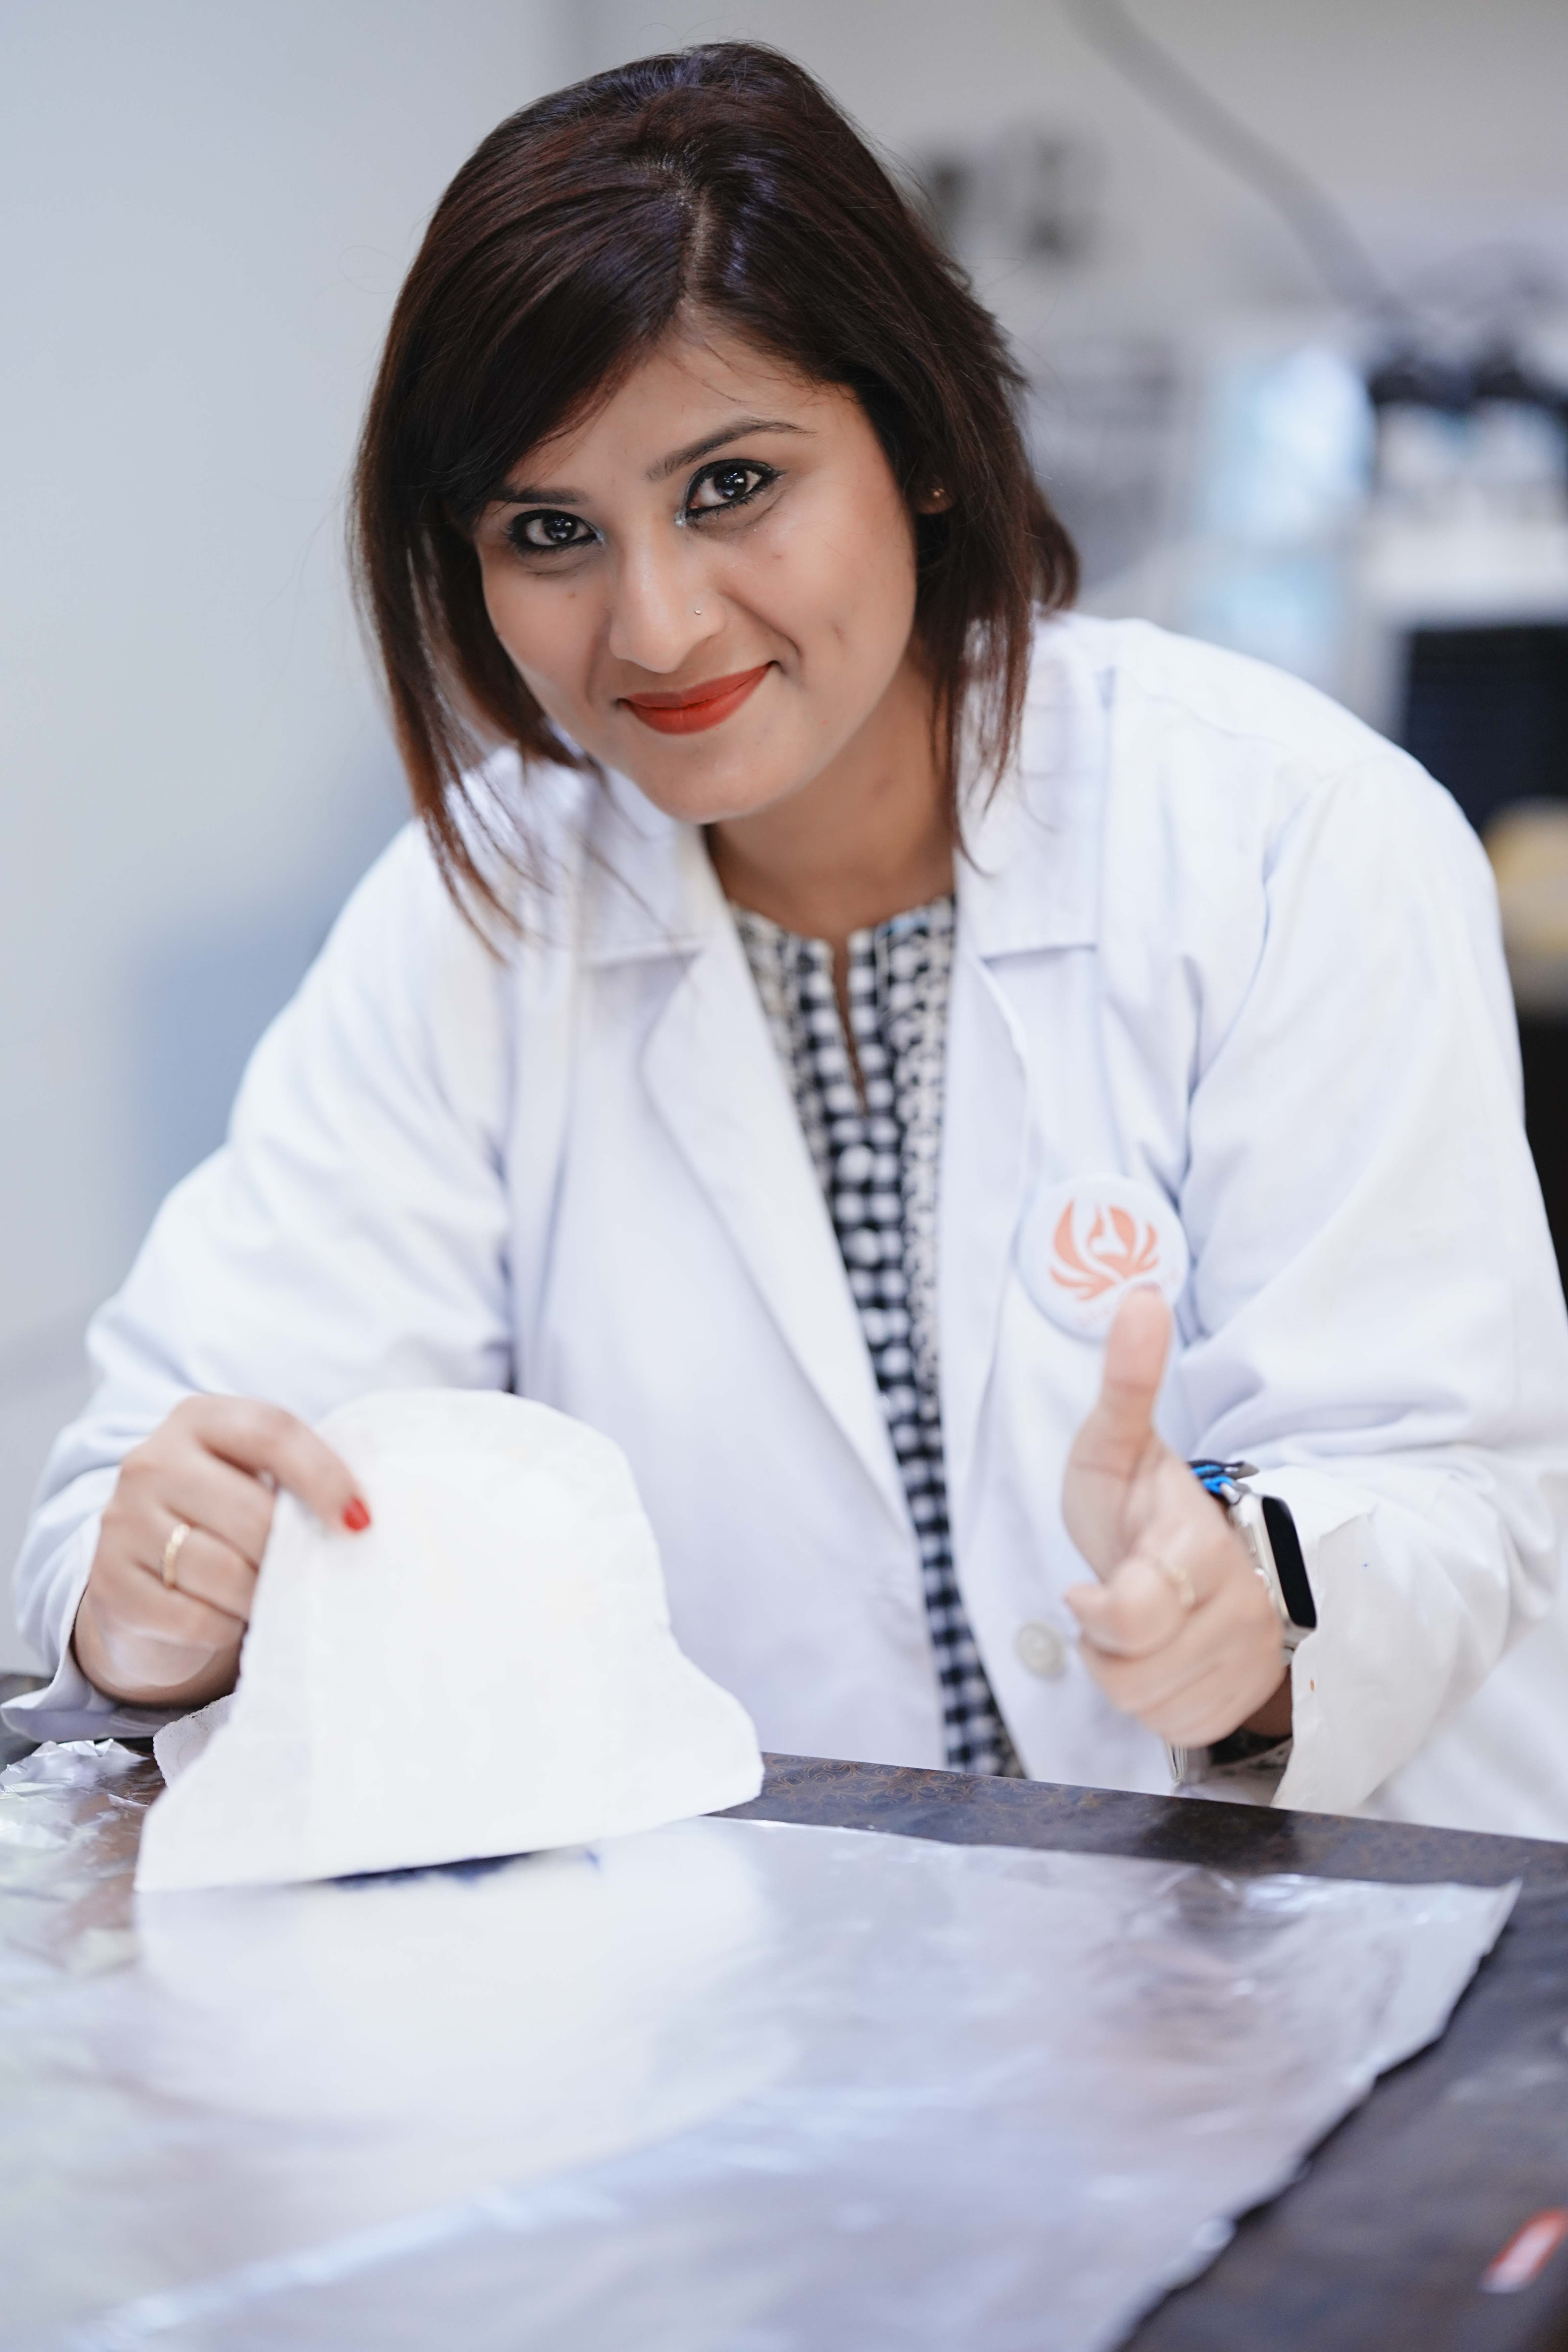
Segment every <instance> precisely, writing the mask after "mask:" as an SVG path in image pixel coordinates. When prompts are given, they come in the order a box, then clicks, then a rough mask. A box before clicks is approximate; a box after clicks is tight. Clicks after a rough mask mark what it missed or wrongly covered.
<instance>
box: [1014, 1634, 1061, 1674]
mask: <svg viewBox="0 0 1568 2352" xmlns="http://www.w3.org/2000/svg"><path fill="white" fill-rule="evenodd" d="M1013 1646H1014V1648H1015V1649H1016V1651H1017V1653H1018V1656H1019V1660H1020V1662H1021V1663H1022V1664H1024V1665H1026V1666H1027V1667H1028V1669H1029V1672H1030V1673H1031V1674H1032V1675H1040V1676H1041V1677H1042V1679H1043V1680H1044V1681H1046V1682H1054V1681H1055V1680H1056V1678H1057V1676H1058V1675H1059V1674H1060V1673H1061V1672H1062V1671H1063V1669H1064V1668H1065V1667H1066V1665H1067V1662H1068V1652H1067V1643H1065V1642H1064V1641H1063V1640H1062V1637H1061V1635H1060V1634H1059V1633H1058V1632H1057V1629H1056V1627H1055V1626H1054V1625H1042V1624H1041V1623H1040V1622H1038V1620H1037V1619H1031V1621H1030V1622H1029V1623H1028V1624H1026V1625H1020V1626H1019V1628H1018V1632H1017V1636H1016V1640H1015V1642H1014V1644H1013Z"/></svg>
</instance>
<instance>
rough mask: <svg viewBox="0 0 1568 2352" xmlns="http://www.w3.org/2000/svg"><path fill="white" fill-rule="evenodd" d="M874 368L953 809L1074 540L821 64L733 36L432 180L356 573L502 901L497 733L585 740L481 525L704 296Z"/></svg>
mask: <svg viewBox="0 0 1568 2352" xmlns="http://www.w3.org/2000/svg"><path fill="white" fill-rule="evenodd" d="M682 310H685V311H686V312H687V313H688V314H696V315H698V316H700V317H702V318H706V319H710V320H718V321H720V322H721V323H722V324H723V325H724V326H726V327H727V328H728V329H730V331H731V332H734V333H738V334H740V335H742V336H743V337H745V338H747V339H748V340H749V341H752V342H753V343H754V344H756V345H757V346H759V347H760V348H762V349H763V350H765V351H766V352H769V353H770V354H771V355H773V356H776V357H778V358H780V359H782V360H784V362H787V363H788V364H790V365H792V366H793V367H795V369H797V370H798V371H800V372H801V373H803V374H805V375H806V376H808V377H810V378H812V379H813V380H815V381H816V382H819V383H836V384H842V385H844V386H846V387H847V388H848V389H849V390H851V391H853V392H854V393H855V394H856V395H857V396H858V399H859V400H860V402H861V404H862V405H863V406H864V408H865V411H866V414H867V415H868V418H869V419H870V422H871V424H872V425H873V427H874V428H875V430H876V432H877V435H878V436H879V440H880V442H881V444H882V446H883V448H884V450H885V451H886V453H887V456H888V459H889V464H890V465H891V467H892V469H893V472H894V475H895V477H896V478H897V480H898V482H899V484H900V488H902V490H903V492H904V495H905V497H906V498H907V499H909V500H910V508H911V513H912V515H913V520H914V528H915V534H916V557H917V567H918V568H917V586H916V613H915V627H916V632H917V635H918V639H919V642H920V646H921V652H922V655H923V657H924V660H925V663H926V666H927V668H928V670H929V672H930V675H931V678H932V681H933V684H934V687H935V690H936V691H935V709H936V713H937V725H938V728H939V730H940V733H939V742H938V752H939V757H940V758H941V760H942V764H943V768H944V772H945V774H946V776H947V780H948V790H949V794H950V806H951V809H952V819H953V825H954V832H955V836H956V835H957V833H958V823H959V814H960V812H959V807H958V797H957V794H958V782H957V779H958V753H959V744H960V734H961V730H962V732H963V737H964V739H965V740H966V741H967V743H968V744H969V745H970V746H971V747H972V749H973V757H974V759H975V761H976V766H977V770H978V772H979V774H980V775H981V776H983V777H985V776H988V777H990V778H992V779H993V780H994V778H995V777H996V776H997V775H998V774H999V773H1000V772H1001V768H1002V766H1003V764H1004V762H1005V760H1006V758H1007V756H1008V754H1009V752H1010V751H1011V749H1012V746H1013V743H1014V741H1015V740H1016V733H1017V728H1018V721H1019V714H1020V711H1021V709H1022V705H1023V697H1024V691H1025V687H1026V680H1027V670H1028V658H1029V641H1030V630H1031V625H1032V621H1033V617H1034V614H1035V611H1036V609H1037V607H1039V606H1044V607H1046V608H1047V609H1050V608H1054V607H1056V606H1058V605H1060V604H1066V603H1067V602H1068V601H1069V599H1070V598H1071V596H1072V593H1073V592H1074V589H1075V587H1076V584H1077V562H1076V559H1075V556H1074V553H1073V549H1072V544H1071V542H1070V541H1069V540H1068V536H1067V533H1066V531H1065V530H1063V528H1062V526H1061V524H1060V523H1059V522H1058V520H1057V519H1056V517H1055V516H1054V515H1053V514H1052V513H1051V511H1050V509H1049V508H1048V507H1047V504H1046V501H1045V499H1044V498H1043V497H1042V495H1041V493H1040V491H1039V489H1038V488H1037V484H1036V482H1035V479H1034V477H1033V474H1032V472H1031V470H1030V467H1029V463H1028V459H1027V457H1026V451H1025V446H1024V441H1023V436H1022V434H1021V431H1020V428H1019V422H1018V415H1017V407H1018V396H1019V393H1020V389H1021V378H1020V376H1019V373H1018V371H1017V369H1016V367H1015V365H1014V363H1013V361H1012V360H1011V358H1010V356H1009V354H1008V352H1007V349H1006V346H1005V341H1004V340H1003V336H1002V333H1001V331H1000V329H999V328H998V326H997V325H996V322H995V320H994V319H993V318H992V317H991V315H990V313H989V311H987V310H984V308H983V306H982V305H981V304H980V303H979V302H978V301H976V299H975V298H974V296H973V293H972V292H971V290H970V288H969V286H968V284H967V282H966V281H965V279H964V278H963V275H962V273H961V272H960V271H959V270H958V268H956V267H955V265H954V264H953V263H952V261H950V260H949V259H948V258H947V257H946V256H945V255H944V254H943V253H942V250H941V248H940V247H938V245H937V244H936V242H935V241H934V239H933V238H932V236H931V233H930V231H929V230H928V229H927V228H926V226H924V224H923V222H922V221H921V217H920V215H919V214H918V213H917V212H916V210H915V209H914V208H913V206H912V205H910V202H909V201H908V200H907V198H906V197H905V196H904V195H903V194H900V190H899V189H898V187H897V186H896V185H895V184H894V183H893V181H892V180H891V179H890V178H889V174H888V173H887V172H885V171H884V170H883V168H882V166H881V164H880V163H879V162H878V161H877V159H876V157H875V156H874V155H873V154H872V153H871V152H870V150H869V149H868V147H867V145H866V144H865V142H864V141H863V140H862V139H861V138H860V137H859V136H858V133H857V131H855V129H854V128H853V126H852V125H851V124H850V123H849V121H847V118H846V117H845V116H844V115H843V114H842V113H841V112H840V111H839V110H838V109H837V107H836V106H835V105H834V104H833V102H832V101H831V100H830V99H829V98H828V97H827V96H826V93H825V92H824V91H823V90H822V89H820V88H819V87H818V85H817V84H816V82H815V81H814V80H813V79H811V77H810V75H809V74H807V73H805V71H804V70H803V69H802V68H800V67H799V66H797V65H795V64H793V63H792V62H791V61H790V59H789V58H784V57H782V56H780V55H779V54H778V53H777V51H775V50H773V49H768V48H763V47H756V46H754V45H753V44H752V43H749V42H721V43H717V44H714V45H712V46H710V47H702V48H692V49H687V50H684V51H682V52H680V53H679V54H678V55H672V56H668V57H657V58H643V59H641V60H640V61H639V62H638V63H637V64H635V65H627V66H622V67H619V68H616V70H615V71H614V72H611V73H604V74H597V75H595V77H594V79H592V80H590V81H584V82H579V83H578V84H576V86H575V87H574V88H573V89H565V90H560V91H558V92H557V93H556V94H555V95H554V96H553V97H552V98H546V99H542V100H540V101H539V103H538V104H537V105H536V106H531V107H527V108H525V109H524V110H523V111H522V112H521V114H514V115H513V116H511V118H510V121H506V122H503V123H502V124H501V125H500V129H499V130H496V131H492V132H491V133H490V135H489V138H488V139H487V140H485V142H483V144H482V145H481V146H480V147H479V149H478V151H477V152H475V154H474V155H473V156H472V157H470V159H469V161H468V163H465V164H464V166H463V168H462V170H461V171H460V172H459V173H458V176H457V178H456V179H455V180H454V181H453V182H452V184H451V186H450V187H449V188H448V189H447V193H446V194H445V195H444V196H443V197H442V199H441V202H440V204H439V205H437V209H436V213H435V215H434V217H433V219H432V220H431V223H430V226H429V230H428V232H427V234H426V238H425V241H424V244H423V246H422V247H421V248H420V251H419V255H418V257H417V259H416V261H415V264H414V267H413V268H412V269H411V270H410V272H409V275H408V279H407V282H406V284H405V287H404V289H403V291H402V293H401V295H400V296H399V298H398V301H397V307H396V309H395V311H394V313H393V320H392V326H391V330H390V331H389V333H388V336H387V341H386V349H385V352H384V356H383V359H382V362H381V368H380V372H379V373H378V375H377V378H376V383H375V388H374V393H373V394H372V396H371V403H370V410H369V415H368V416H367V417H366V420H365V426H364V434H363V440H362V442H361V446H360V452H359V461H358V466H357V469H356V473H355V481H354V512H353V559H354V568H355V576H356V581H357V584H358V588H359V592H360V595H361V598H362V602H363V610H364V611H365V613H366V615H367V617H368V619H369V622H370V624H371V626H372V627H373V629H374V635H375V638H376V641H377V644H378V646H379V648H380V654H381V659H382V663H383V666H384V671H385V676H386V682H387V687H388V690H389V693H390V698H391V705H392V714H393V719H394V722H395V728H396V731H397V738H398V742H399V745H400V748H401V750H402V753H403V758H404V761H405V765H406V768H407V771H408V777H409V782H410V785H411V788H412V791H413V796H414V802H415V805H416V808H417V810H418V812H419V814H420V815H421V817H422V818H423V820H424V822H425V824H426V828H427V830H428V832H429V835H430V838H431V842H432V845H433V846H434V849H435V852H436V856H437V859H438V861H439V863H440V866H441V870H442V872H443V874H444V875H445V876H446V877H447V883H448V886H449V887H451V888H452V889H453V891H454V894H455V895H456V896H457V897H458V900H459V903H460V904H461V903H467V904H468V906H469V908H470V909H473V908H478V909H479V911H481V912H482V911H483V910H485V909H487V908H488V909H489V910H490V911H492V912H499V911H500V902H499V900H498V898H497V896H496V892H495V888H494V886H493V883H492V881H491V880H490V878H489V875H488V873H487V871H486V870H485V869H486V868H487V867H488V866H489V865H490V860H489V858H481V859H476V857H475V855H474V847H475V835H476V831H477V832H478V834H479V837H480V838H481V839H484V840H488V841H489V844H490V845H492V846H493V847H496V848H499V849H500V850H502V852H503V854H505V855H507V856H511V857H512V858H513V859H514V861H521V862H524V863H526V856H525V855H524V849H525V845H526V840H527V828H526V820H525V818H522V817H521V813H519V812H515V811H513V812H508V811H503V810H501V809H500V808H497V807H494V806H486V805H484V804H482V803H480V804H475V803H471V802H468V803H465V798H464V793H465V786H464V778H465V775H466V774H469V773H471V772H472V770H473V769H474V767H475V766H476V764H477V763H478V761H479V760H481V759H482V758H483V757H484V756H485V754H486V753H487V752H488V751H489V750H490V749H492V748H493V747H494V745H495V744H496V743H498V742H504V743H511V744H514V745H515V746H516V747H517V748H518V750H519V751H521V753H522V755H523V758H524V761H525V762H526V761H528V760H529V759H537V760H545V761H561V762H563V763H564V764H567V765H573V766H583V765H585V764H590V763H588V762H586V761H584V757H583V755H582V754H581V753H578V752H575V751H573V750H572V749H571V748H570V747H568V746H567V745H566V744H564V743H563V742H562V740H560V738H559V737H558V736H557V735H556V733H555V731H554V730H553V729H552V726H551V724H550V722H549V720H548V719H546V718H545V716H544V713H543V712H542V710H541V709H540V708H539V705H538V704H537V702H536V701H535V700H534V698H533V697H532V695H531V693H530V692H529V690H528V688H526V687H525V686H524V684H523V683H522V680H521V678H520V677H519V676H518V675H517V672H516V670H515V669H514V668H513V667H512V665H511V663H510V660H509V659H508V657H507V656H506V654H505V652H504V651H503V649H502V647H501V646H500V641H499V640H498V639H497V637H496V635H495V633H494V631H493V630H492V629H491V627H490V625H489V617H488V615H487V614H486V611H485V606H484V601H483V596H482V593H481V590H480V583H479V560H478V557H477V555H476V553H475V551H474V548H473V544H472V540H471V535H470V534H471V530H472V527H473V525H474V523H475V521H476V520H477V519H478V517H479V513H480V512H481V510H482V509H483V508H484V507H485V506H486V505H487V504H488V503H489V500H490V499H492V498H494V497H495V496H496V495H497V494H498V492H499V491H500V488H501V487H502V485H503V483H504V482H505V480H506V478H507V476H508V475H509V473H510V471H511V469H512V468H513V467H515V466H516V464H517V461H518V460H519V458H520V457H522V456H523V455H524V454H525V453H526V452H527V451H528V450H530V449H531V448H533V447H534V446H537V444H538V443H540V442H541V441H542V440H544V439H545V438H547V437H548V436H550V435H552V433H554V432H556V431H558V430H559V429H561V427H562V426H563V425H565V424H566V423H567V422H568V421H569V420H573V419H575V418H576V417H578V416H579V415H583V414H584V412H586V411H587V410H588V409H590V408H591V407H592V405H593V404H594V403H595V401H596V400H598V399H602V398H605V397H606V396H608V395H609V394H611V393H613V392H614V390H615V389H616V385H617V384H618V383H620V382H621V381H623V380H624V378H625V376H626V373H628V372H629V371H630V370H631V369H632V368H633V367H634V366H635V365H636V364H637V362H638V361H639V360H640V359H641V358H642V357H644V356H645V355H646V354H647V352H649V351H650V350H651V349H652V348H653V346H654V345H655V344H656V343H658V341H659V340H660V338H661V337H662V336H663V335H665V334H666V333H667V331H668V330H669V329H670V327H671V326H672V324H673V323H674V322H675V321H676V320H677V317H678V314H679V313H680V312H681V311H682ZM933 488H940V489H941V491H942V493H943V494H944V495H945V498H946V500H947V504H946V506H945V508H944V509H943V510H942V512H941V513H936V514H921V513H919V512H918V511H916V510H915V502H916V501H917V500H918V499H920V498H921V495H922V494H924V493H926V492H929V491H931V490H932V489H933Z"/></svg>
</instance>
